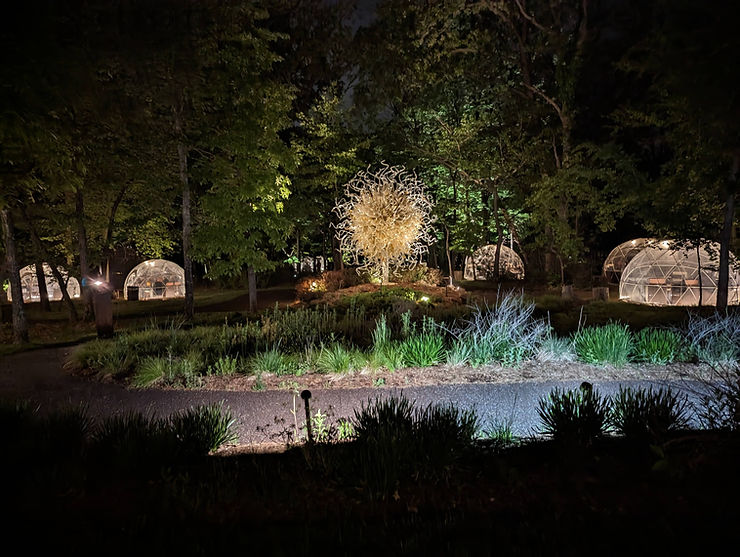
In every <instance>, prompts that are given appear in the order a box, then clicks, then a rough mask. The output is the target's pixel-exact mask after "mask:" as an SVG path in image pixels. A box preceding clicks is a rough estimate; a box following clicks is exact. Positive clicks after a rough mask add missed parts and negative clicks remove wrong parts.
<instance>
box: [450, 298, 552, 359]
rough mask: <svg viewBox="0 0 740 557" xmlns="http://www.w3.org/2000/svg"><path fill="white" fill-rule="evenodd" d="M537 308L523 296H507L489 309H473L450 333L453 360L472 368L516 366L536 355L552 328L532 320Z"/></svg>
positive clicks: (541, 321) (543, 322)
mask: <svg viewBox="0 0 740 557" xmlns="http://www.w3.org/2000/svg"><path fill="white" fill-rule="evenodd" d="M534 309H535V305H534V303H533V302H528V301H526V300H525V299H524V297H523V296H521V295H514V294H507V295H505V296H503V297H502V298H501V299H500V300H499V301H498V303H497V304H496V305H495V306H494V307H492V308H489V307H488V306H486V307H485V308H481V307H478V306H476V307H474V308H473V309H472V313H471V316H470V318H469V319H467V320H465V321H463V324H462V326H453V328H452V329H451V330H450V333H451V335H452V336H453V337H454V338H455V342H454V343H453V351H454V361H455V362H456V363H463V358H465V359H466V360H467V363H468V364H470V365H471V366H473V367H477V366H481V365H486V364H491V363H500V364H503V365H516V364H519V363H521V362H522V361H524V360H526V359H529V358H531V357H533V356H534V354H536V352H537V350H538V348H539V346H540V345H541V344H542V342H543V341H544V340H545V339H546V338H547V337H548V335H549V332H550V327H549V325H547V323H545V321H543V320H541V319H535V318H533V316H532V315H533V313H534Z"/></svg>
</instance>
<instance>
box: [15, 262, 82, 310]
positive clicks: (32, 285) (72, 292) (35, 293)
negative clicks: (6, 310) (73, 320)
mask: <svg viewBox="0 0 740 557" xmlns="http://www.w3.org/2000/svg"><path fill="white" fill-rule="evenodd" d="M42 268H43V269H44V278H45V279H46V292H47V294H48V295H49V300H50V301H52V302H55V301H58V300H61V299H62V287H61V286H60V285H59V283H58V282H57V279H56V278H55V277H54V275H53V274H52V272H51V267H49V265H48V264H47V263H43V264H42ZM57 269H59V273H60V274H61V275H62V278H63V279H64V280H65V281H66V282H67V293H68V294H69V297H70V298H79V297H80V283H79V282H78V281H77V279H76V278H74V277H70V276H69V273H67V271H66V270H65V269H63V268H61V267H57ZM20 275H21V290H22V292H23V301H24V302H25V303H28V302H38V301H40V300H41V294H39V283H38V280H37V278H36V265H26V266H25V267H23V268H22V269H21V270H20ZM7 294H8V301H9V302H11V301H13V297H12V295H11V293H10V288H8V292H7Z"/></svg>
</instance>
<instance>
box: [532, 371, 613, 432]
mask: <svg viewBox="0 0 740 557" xmlns="http://www.w3.org/2000/svg"><path fill="white" fill-rule="evenodd" d="M537 414H538V416H539V418H540V421H541V424H542V426H541V428H540V433H541V434H543V435H548V436H551V437H552V438H553V439H555V440H557V441H561V442H565V443H576V444H581V445H588V444H590V443H592V442H593V441H594V440H596V439H598V438H599V437H601V436H603V435H604V433H606V431H607V429H608V427H609V416H610V400H609V398H608V397H602V396H601V395H600V394H599V393H598V391H597V390H596V389H593V388H592V387H591V386H590V385H589V384H588V383H584V385H582V386H581V388H579V389H572V390H561V389H559V388H555V389H553V390H552V391H551V392H550V394H549V396H547V397H545V398H541V399H540V400H539V403H538V406H537Z"/></svg>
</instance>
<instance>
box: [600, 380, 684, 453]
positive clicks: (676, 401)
mask: <svg viewBox="0 0 740 557" xmlns="http://www.w3.org/2000/svg"><path fill="white" fill-rule="evenodd" d="M687 406H688V401H687V399H686V397H685V396H683V397H679V396H678V395H677V394H675V393H673V392H672V391H671V389H670V388H668V389H666V390H663V389H662V388H660V389H658V390H656V391H654V390H653V388H652V387H649V388H648V389H643V388H636V389H633V388H622V387H620V388H619V392H618V393H617V395H616V396H615V397H614V399H613V407H612V414H611V424H612V426H613V427H614V429H615V430H616V431H617V432H619V433H621V434H622V435H624V436H625V437H628V438H631V439H638V440H652V441H659V440H662V439H663V438H664V437H665V436H666V434H668V433H669V432H671V431H675V430H680V429H685V428H686V427H688V423H689V421H688V416H687Z"/></svg>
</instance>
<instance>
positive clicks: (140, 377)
mask: <svg viewBox="0 0 740 557" xmlns="http://www.w3.org/2000/svg"><path fill="white" fill-rule="evenodd" d="M169 368H170V361H169V359H168V358H151V357H150V358H146V359H145V360H144V361H143V362H141V363H140V364H139V366H138V368H137V369H136V374H135V375H134V377H133V379H132V380H131V385H132V386H134V387H142V388H143V387H150V386H152V385H154V384H155V383H157V382H159V381H162V380H164V377H165V375H167V374H168V372H169Z"/></svg>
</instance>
